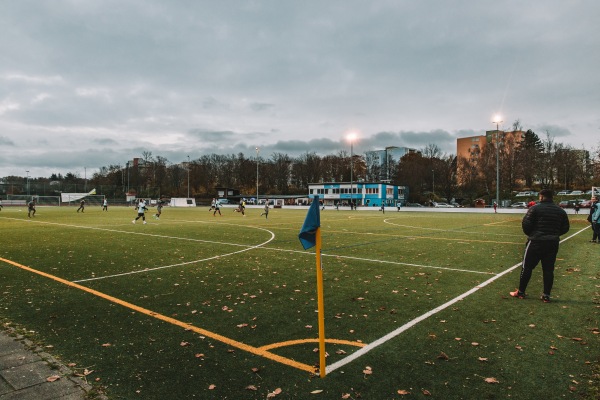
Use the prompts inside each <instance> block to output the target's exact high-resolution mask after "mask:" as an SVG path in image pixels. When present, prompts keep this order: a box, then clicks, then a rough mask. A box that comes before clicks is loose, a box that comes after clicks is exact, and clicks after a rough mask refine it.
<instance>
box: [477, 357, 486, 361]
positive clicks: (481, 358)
mask: <svg viewBox="0 0 600 400" xmlns="http://www.w3.org/2000/svg"><path fill="white" fill-rule="evenodd" d="M478 360H479V361H482V362H485V361H487V360H488V359H487V358H486V357H479V358H478Z"/></svg>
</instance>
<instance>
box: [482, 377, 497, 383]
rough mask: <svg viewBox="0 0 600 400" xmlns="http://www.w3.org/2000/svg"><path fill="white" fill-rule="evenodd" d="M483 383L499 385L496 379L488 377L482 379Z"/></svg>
mask: <svg viewBox="0 0 600 400" xmlns="http://www.w3.org/2000/svg"><path fill="white" fill-rule="evenodd" d="M484 381H485V382H486V383H500V382H499V381H498V379H496V378H493V377H490V378H485V379H484Z"/></svg>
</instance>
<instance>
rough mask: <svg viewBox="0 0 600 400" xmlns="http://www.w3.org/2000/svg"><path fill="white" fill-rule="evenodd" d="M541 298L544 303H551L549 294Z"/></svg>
mask: <svg viewBox="0 0 600 400" xmlns="http://www.w3.org/2000/svg"><path fill="white" fill-rule="evenodd" d="M540 298H541V299H542V301H543V302H544V303H550V296H548V295H547V294H543V295H542V297H540Z"/></svg>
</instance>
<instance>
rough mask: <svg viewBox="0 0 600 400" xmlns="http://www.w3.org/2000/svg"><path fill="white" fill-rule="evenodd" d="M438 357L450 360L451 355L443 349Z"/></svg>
mask: <svg viewBox="0 0 600 400" xmlns="http://www.w3.org/2000/svg"><path fill="white" fill-rule="evenodd" d="M437 358H438V359H440V360H449V359H450V357H448V354H446V353H444V352H443V351H442V352H441V353H440V355H439V356H437Z"/></svg>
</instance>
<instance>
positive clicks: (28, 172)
mask: <svg viewBox="0 0 600 400" xmlns="http://www.w3.org/2000/svg"><path fill="white" fill-rule="evenodd" d="M25 172H27V197H29V171H25Z"/></svg>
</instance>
